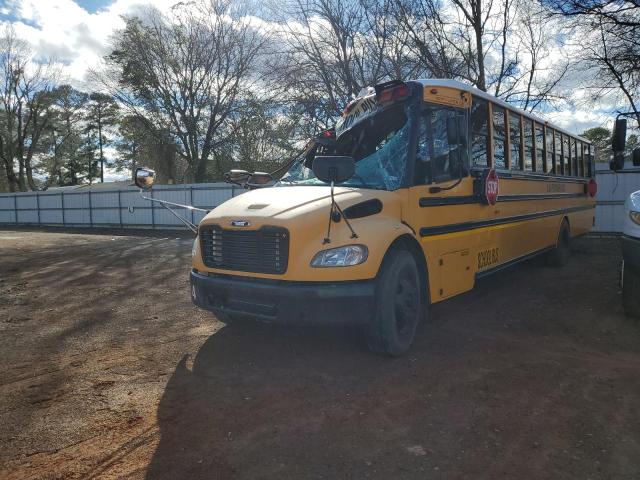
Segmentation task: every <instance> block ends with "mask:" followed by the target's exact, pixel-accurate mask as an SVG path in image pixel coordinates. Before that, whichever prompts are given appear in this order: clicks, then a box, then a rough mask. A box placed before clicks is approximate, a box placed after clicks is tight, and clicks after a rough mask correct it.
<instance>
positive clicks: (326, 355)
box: [147, 322, 385, 479]
mask: <svg viewBox="0 0 640 480" xmlns="http://www.w3.org/2000/svg"><path fill="white" fill-rule="evenodd" d="M362 343H363V342H362V341H361V340H359V338H358V336H357V332H355V331H354V330H351V329H336V328H334V329H313V328H305V329H295V330H294V329H285V328H280V327H274V326H271V325H264V324H259V323H250V322H247V323H244V322H243V323H241V324H240V325H230V326H225V327H223V328H222V329H221V330H219V331H218V332H216V333H215V334H214V335H212V336H210V337H209V338H208V339H207V341H206V342H205V343H204V344H203V345H202V347H201V348H200V349H199V351H198V353H197V354H196V356H195V358H191V357H190V356H188V355H186V356H184V357H183V358H182V359H181V361H180V362H179V363H178V365H177V367H176V369H175V371H174V373H173V375H172V376H171V378H170V379H169V381H168V383H167V386H166V388H165V392H164V395H163V397H162V399H161V401H160V404H159V406H158V414H157V418H158V425H159V428H160V443H159V445H158V447H157V449H156V452H155V453H154V455H153V458H152V460H151V462H150V464H149V467H148V471H147V478H148V479H161V478H167V479H169V478H172V479H173V478H190V479H195V478H231V477H234V476H235V474H236V473H237V472H236V471H235V467H234V465H242V470H243V473H244V474H245V475H246V473H247V472H252V471H253V472H255V475H253V474H249V475H248V478H255V477H256V476H262V475H263V474H265V473H266V472H268V471H269V469H273V468H275V469H276V470H278V469H280V468H281V465H280V463H282V462H284V463H287V460H282V459H290V456H291V453H292V452H291V451H289V452H287V451H286V447H285V445H286V444H287V443H290V442H291V440H292V439H293V438H295V437H296V435H298V434H299V435H301V436H303V437H306V436H307V434H308V433H311V432H312V431H314V430H316V429H317V428H318V425H319V424H317V423H314V422H318V421H319V419H318V417H317V416H323V415H324V414H325V413H326V412H322V411H320V410H322V407H321V406H320V405H319V403H318V402H319V401H320V400H321V399H325V400H327V401H328V403H329V404H328V405H327V408H329V409H331V408H336V405H337V404H338V403H341V400H343V399H344V398H348V395H349V391H350V390H351V391H357V390H358V389H360V388H363V386H364V382H365V380H366V379H371V378H372V376H374V375H375V372H376V371H379V370H380V369H384V368H385V367H384V362H385V360H384V359H379V358H377V357H373V356H372V355H370V354H369V353H368V352H367V351H366V349H365V347H364V345H362ZM365 366H366V367H365ZM363 369H364V370H365V371H366V370H369V373H365V374H363V375H359V372H362V370H363ZM305 412H306V413H305ZM312 412H313V413H312ZM308 414H312V415H313V414H315V415H316V418H315V419H314V418H309V416H308ZM310 423H311V424H310ZM285 432H287V433H286V436H287V440H284V439H282V434H284V433H285ZM301 441H305V440H302V439H301ZM294 443H295V442H294ZM289 448H295V446H294V445H290V446H289ZM276 459H279V460H278V461H277V462H276V463H277V464H273V462H274V461H276ZM252 462H254V464H253V465H252V464H251V463H252ZM260 472H262V473H260Z"/></svg>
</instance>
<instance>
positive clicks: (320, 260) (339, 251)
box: [311, 245, 369, 267]
mask: <svg viewBox="0 0 640 480" xmlns="http://www.w3.org/2000/svg"><path fill="white" fill-rule="evenodd" d="M368 255H369V250H367V247H365V246H364V245H345V246H344V247H338V248H330V249H328V250H322V251H320V252H318V253H316V255H315V257H313V260H311V266H312V267H349V266H351V265H358V264H359V263H362V262H364V261H365V260H366V259H367V256H368Z"/></svg>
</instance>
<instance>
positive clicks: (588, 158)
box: [584, 144, 593, 178]
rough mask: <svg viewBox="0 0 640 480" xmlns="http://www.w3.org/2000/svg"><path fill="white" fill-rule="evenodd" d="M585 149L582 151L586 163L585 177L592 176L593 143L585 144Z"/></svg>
mask: <svg viewBox="0 0 640 480" xmlns="http://www.w3.org/2000/svg"><path fill="white" fill-rule="evenodd" d="M584 148H585V151H584V157H585V158H584V160H585V162H586V163H587V165H586V170H587V177H589V178H590V177H592V176H593V145H589V144H587V145H585V146H584Z"/></svg>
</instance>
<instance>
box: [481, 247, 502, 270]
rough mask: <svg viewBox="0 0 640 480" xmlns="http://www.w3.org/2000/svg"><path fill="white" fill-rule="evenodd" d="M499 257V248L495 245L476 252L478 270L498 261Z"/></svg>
mask: <svg viewBox="0 0 640 480" xmlns="http://www.w3.org/2000/svg"><path fill="white" fill-rule="evenodd" d="M499 259H500V249H499V248H497V247H496V248H490V249H488V250H482V251H481V252H478V270H481V269H483V268H485V267H488V266H490V265H494V264H496V263H498V261H499Z"/></svg>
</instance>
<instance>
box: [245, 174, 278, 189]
mask: <svg viewBox="0 0 640 480" xmlns="http://www.w3.org/2000/svg"><path fill="white" fill-rule="evenodd" d="M271 182H273V177H272V176H271V175H270V174H268V173H265V172H253V173H252V174H251V175H250V177H249V179H248V180H247V185H248V186H249V187H256V188H259V187H266V186H267V185H269V184H270V183H271Z"/></svg>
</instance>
